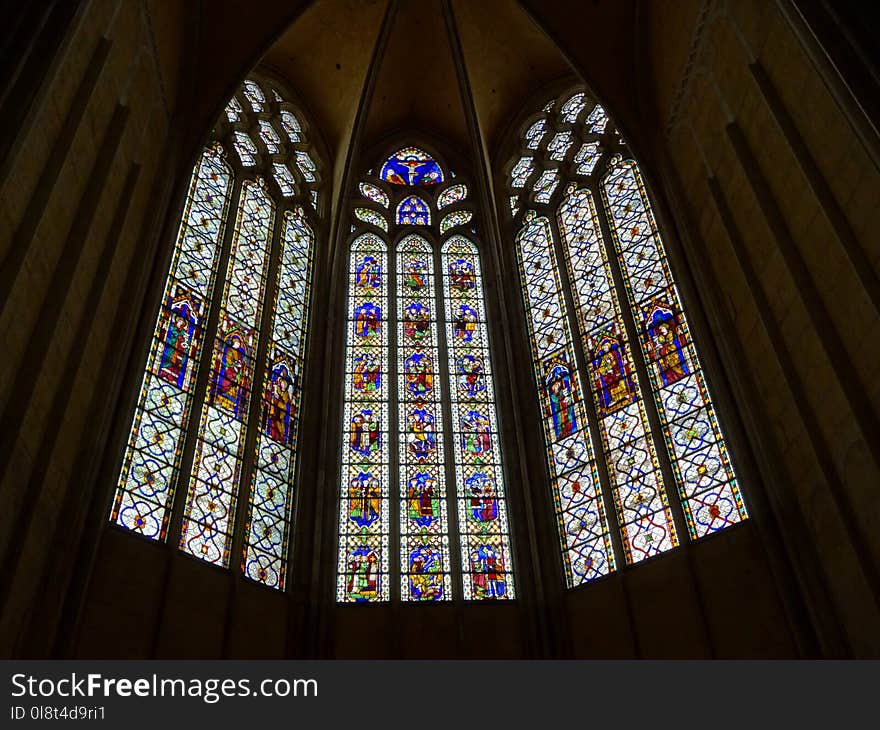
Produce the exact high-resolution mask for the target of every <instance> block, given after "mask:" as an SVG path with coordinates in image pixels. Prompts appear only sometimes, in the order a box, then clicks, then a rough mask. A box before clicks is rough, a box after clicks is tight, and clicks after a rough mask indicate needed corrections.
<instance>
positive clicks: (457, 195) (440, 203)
mask: <svg viewBox="0 0 880 730" xmlns="http://www.w3.org/2000/svg"><path fill="white" fill-rule="evenodd" d="M466 197H467V186H465V185H462V184H461V183H458V184H457V185H453V186H451V187H448V188H446V190H444V191H443V192H442V193H440V195H438V196H437V207H438V208H445V207H446V206H447V205H452V204H453V203H458V202H461V201H462V200H464V199H465V198H466Z"/></svg>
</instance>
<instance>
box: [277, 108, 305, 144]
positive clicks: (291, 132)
mask: <svg viewBox="0 0 880 730" xmlns="http://www.w3.org/2000/svg"><path fill="white" fill-rule="evenodd" d="M280 116H281V126H282V127H284V131H285V132H287V138H288V139H289V140H290V141H291V142H300V141H302V127H300V125H299V122H298V121H297V119H296V117H295V116H294V114H293V112H289V111H287V110H286V109H284V110H282V111H281V114H280Z"/></svg>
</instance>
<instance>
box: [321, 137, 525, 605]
mask: <svg viewBox="0 0 880 730" xmlns="http://www.w3.org/2000/svg"><path fill="white" fill-rule="evenodd" d="M379 169H380V174H379V176H378V177H375V178H374V177H372V176H370V175H367V176H365V178H364V179H363V180H361V181H360V184H359V185H358V190H359V192H360V193H361V196H362V197H361V198H360V199H358V200H357V201H356V203H355V204H353V207H352V211H351V212H352V222H353V223H354V228H353V231H352V233H351V238H350V244H349V281H348V308H347V323H346V354H345V358H346V360H345V362H346V367H345V385H344V393H345V396H344V397H345V405H344V409H343V423H342V430H343V438H342V443H341V460H340V461H341V479H340V496H339V551H338V564H337V587H336V598H337V601H339V602H342V603H351V602H354V603H362V602H376V601H389V600H391V599H392V598H394V599H396V598H398V597H399V598H400V599H401V600H403V601H449V600H452V599H453V598H455V597H460V598H463V599H465V600H505V599H511V598H514V597H515V593H514V590H515V589H514V581H513V567H512V554H511V545H510V529H509V525H508V516H507V514H508V510H507V500H506V494H505V489H504V468H503V460H502V454H501V444H500V441H499V426H498V416H497V413H496V408H495V387H494V381H493V370H492V359H491V354H490V347H489V329H488V324H487V321H486V310H485V305H484V301H483V285H484V284H483V275H482V269H481V265H480V250H479V245H478V243H479V242H478V240H477V238H476V236H475V235H474V236H472V237H466V236H465V235H462V234H461V233H455V232H453V233H452V234H451V235H448V236H445V237H444V234H445V233H446V232H447V231H449V230H450V229H451V228H453V227H454V225H455V224H453V225H449V222H448V220H447V219H448V218H449V215H455V216H456V218H455V220H461V221H465V222H466V221H470V220H471V217H472V216H473V215H474V213H473V210H472V209H471V208H470V206H469V204H467V203H465V202H464V201H466V199H467V192H468V191H467V183H466V182H465V181H463V180H462V178H461V177H459V178H456V180H455V184H454V185H449V184H448V183H447V184H444V181H445V180H447V179H448V178H450V177H451V175H446V174H445V173H444V168H443V167H442V166H441V165H440V164H439V163H438V162H436V161H435V160H434V159H433V158H432V157H431V156H430V155H428V154H427V153H426V152H423V151H421V150H419V149H417V148H414V147H406V148H403V149H401V150H398V151H397V152H395V153H394V154H392V155H391V156H390V157H389V158H388V159H387V160H386V161H385V162H384V164H382V165H381V166H380V168H379ZM416 187H418V188H420V190H419V194H418V195H414V194H413V188H416ZM426 188H427V189H426ZM389 206H393V207H392V210H396V211H397V212H398V214H397V216H396V219H395V220H396V224H397V225H396V226H394V227H393V228H392V229H391V230H390V231H387V230H386V226H384V225H382V224H383V223H384V222H385V221H384V216H382V211H383V210H386V209H387V208H388V207H389ZM439 207H443V208H444V213H446V211H447V210H449V211H451V213H450V214H448V215H446V217H445V218H444V220H447V224H446V225H445V226H444V227H442V233H441V231H440V227H438V226H437V224H436V221H437V220H438V216H437V214H436V213H437V209H438V208H439ZM365 210H371V211H373V212H375V213H376V214H377V215H378V216H379V218H377V217H375V216H373V215H366V214H365V213H364V211H365ZM380 218H381V221H380ZM432 221H433V222H435V223H434V224H433V225H432ZM392 241H396V243H394V245H393V246H392V245H391V243H390V242H392ZM392 551H393V553H392Z"/></svg>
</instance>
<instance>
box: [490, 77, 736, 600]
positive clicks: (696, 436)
mask: <svg viewBox="0 0 880 730" xmlns="http://www.w3.org/2000/svg"><path fill="white" fill-rule="evenodd" d="M522 130H523V131H522V136H521V138H520V141H519V149H518V151H517V153H516V155H515V156H514V157H513V159H512V160H511V161H510V163H509V167H508V178H507V179H508V190H507V192H506V198H507V200H506V201H505V203H508V204H507V205H505V209H506V210H508V211H509V215H510V219H511V220H512V223H513V227H514V230H515V231H516V234H515V246H516V254H517V259H518V262H519V267H520V275H521V279H522V289H523V301H524V304H525V310H526V316H527V320H528V328H529V333H530V336H531V341H532V357H533V363H534V372H535V379H536V383H537V389H538V398H539V400H540V403H541V408H542V412H543V416H544V429H543V430H544V435H545V439H546V442H547V464H548V470H549V472H550V477H551V484H552V489H553V501H554V504H555V508H556V513H557V517H558V523H559V531H560V539H561V544H562V554H563V563H564V567H565V575H566V580H567V583H568V585H569V586H570V587H572V586H577V585H580V584H582V583H584V582H586V581H589V580H592V579H593V578H597V577H599V576H601V575H604V574H606V573H608V572H610V571H612V570H614V569H615V567H616V566H619V565H624V564H630V563H637V562H639V561H641V560H644V559H646V558H650V557H653V556H656V555H659V554H661V553H663V552H665V551H667V550H670V549H672V548H674V547H675V546H676V545H678V544H679V543H680V542H681V541H682V540H687V539H697V538H700V537H703V536H705V535H708V534H709V533H711V532H714V531H717V530H721V529H723V528H725V527H728V526H730V525H733V524H735V523H737V522H741V521H742V520H744V519H746V517H747V514H746V510H745V506H744V504H743V500H742V496H741V494H740V490H739V486H738V484H737V480H736V476H735V474H734V471H733V467H732V465H731V461H730V457H729V454H728V450H727V446H726V445H725V441H724V437H723V436H722V433H721V428H720V426H719V423H718V419H717V417H716V415H715V410H714V406H713V405H712V400H711V398H710V396H709V390H708V386H707V384H706V379H705V376H704V374H703V371H702V367H701V365H700V361H699V358H698V356H697V351H696V347H695V345H694V342H693V340H692V339H691V334H690V330H689V328H688V325H687V319H686V317H685V314H684V310H683V308H682V303H681V298H680V295H679V293H678V290H677V288H676V286H675V281H674V279H673V276H672V272H671V270H670V267H669V263H668V261H667V258H666V253H665V250H664V247H663V242H662V240H661V236H660V232H659V230H658V228H657V225H656V222H655V220H654V216H653V213H652V210H651V203H650V200H649V199H648V195H647V193H646V191H645V187H644V184H643V182H642V178H641V174H640V172H639V168H638V165H637V164H636V162H635V161H634V160H633V159H632V158H631V156H630V154H629V151H628V150H627V148H626V146H625V144H624V142H623V140H622V139H621V138H620V136H619V134H618V132H617V130H616V129H615V128H614V125H613V124H612V123H611V122H610V120H609V118H608V115H607V114H606V112H605V110H604V109H603V108H602V107H601V106H600V105H599V104H597V103H596V102H595V101H594V100H592V99H590V97H589V95H588V94H587V93H586V92H584V91H576V92H574V93H572V94H570V95H568V96H567V97H564V98H563V99H561V100H559V102H556V101H550V102H548V103H547V104H545V105H544V106H543V108H542V109H541V110H540V111H539V112H537V113H535V114H533V115H532V116H531V117H529V119H528V120H526V122H525V123H524V124H523V127H522ZM588 391H589V392H588Z"/></svg>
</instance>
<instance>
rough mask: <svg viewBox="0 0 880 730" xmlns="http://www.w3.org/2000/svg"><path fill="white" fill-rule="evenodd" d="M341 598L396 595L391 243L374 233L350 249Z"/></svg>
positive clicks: (338, 586) (339, 569)
mask: <svg viewBox="0 0 880 730" xmlns="http://www.w3.org/2000/svg"><path fill="white" fill-rule="evenodd" d="M349 267H350V268H349V271H350V278H349V293H348V326H347V334H346V356H345V357H346V360H345V361H346V368H345V405H344V408H343V431H344V435H345V437H344V438H343V440H342V459H341V461H342V480H341V483H340V500H339V551H338V557H337V582H336V599H337V601H340V602H344V603H348V602H355V603H361V602H374V601H387V600H388V598H389V594H390V588H389V585H388V570H389V564H390V562H389V561H390V553H389V550H390V547H389V540H390V504H389V500H390V498H391V494H390V488H389V484H390V483H389V462H390V457H389V439H388V424H389V421H388V396H389V394H388V385H387V384H388V352H389V350H388V332H387V310H388V283H387V276H388V273H387V252H386V247H385V243H384V242H383V241H382V240H381V239H380V238H379V237H378V236H376V235H374V234H372V233H365V234H363V235H361V236H359V237H358V238H356V239H355V240H354V241H353V242H352V244H351V248H350V264H349Z"/></svg>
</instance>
